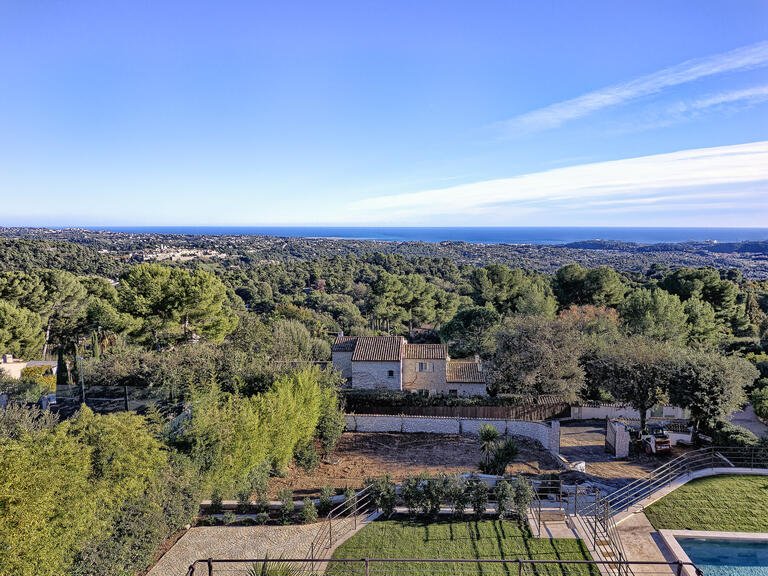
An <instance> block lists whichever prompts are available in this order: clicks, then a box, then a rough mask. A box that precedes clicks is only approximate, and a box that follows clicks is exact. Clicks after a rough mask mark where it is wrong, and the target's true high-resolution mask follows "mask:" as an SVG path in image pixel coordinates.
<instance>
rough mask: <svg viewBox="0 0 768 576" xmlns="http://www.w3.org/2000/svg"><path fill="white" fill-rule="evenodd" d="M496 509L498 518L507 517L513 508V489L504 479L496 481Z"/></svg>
mask: <svg viewBox="0 0 768 576" xmlns="http://www.w3.org/2000/svg"><path fill="white" fill-rule="evenodd" d="M495 492H496V511H497V512H498V513H499V520H503V519H504V518H506V517H508V516H509V515H510V514H511V513H512V511H513V510H514V508H515V489H514V488H512V485H511V484H510V483H509V482H507V481H506V480H500V481H499V482H497V483H496V488H495Z"/></svg>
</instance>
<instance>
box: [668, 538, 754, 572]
mask: <svg viewBox="0 0 768 576" xmlns="http://www.w3.org/2000/svg"><path fill="white" fill-rule="evenodd" d="M677 541H678V542H679V543H680V546H681V547H682V549H683V550H685V553H686V554H688V557H689V558H690V559H691V562H693V563H694V564H696V566H698V567H699V568H701V569H702V570H703V571H704V574H705V576H768V542H765V541H764V542H757V541H749V540H740V541H739V540H712V539H707V540H704V539H702V538H679V537H678V538H677Z"/></svg>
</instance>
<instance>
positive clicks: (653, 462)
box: [560, 420, 668, 487]
mask: <svg viewBox="0 0 768 576" xmlns="http://www.w3.org/2000/svg"><path fill="white" fill-rule="evenodd" d="M560 453H561V454H562V455H563V456H564V457H565V458H567V459H568V461H569V462H575V461H578V460H583V461H584V462H585V463H586V472H587V474H589V475H591V476H595V477H597V478H601V479H603V480H607V481H608V482H607V483H608V484H611V485H615V486H616V487H618V486H621V485H622V484H625V483H627V482H629V481H631V480H634V479H635V478H640V477H642V476H644V475H645V474H647V473H648V472H650V471H652V470H654V469H655V468H658V467H659V466H661V465H662V464H664V462H666V461H667V460H668V458H665V457H656V456H651V457H647V456H645V455H642V456H640V457H637V458H635V459H633V460H621V459H618V458H616V457H614V456H613V455H611V454H609V453H608V452H606V451H605V421H604V420H580V421H573V422H567V421H566V422H561V423H560Z"/></svg>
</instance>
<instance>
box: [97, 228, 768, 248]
mask: <svg viewBox="0 0 768 576" xmlns="http://www.w3.org/2000/svg"><path fill="white" fill-rule="evenodd" d="M86 228H88V229H90V230H109V231H113V232H127V233H134V234H137V233H151V234H201V235H257V236H284V237H291V238H337V239H354V240H382V241H393V242H432V243H435V242H446V241H454V242H468V243H473V244H568V243H570V242H580V241H587V240H605V241H619V242H636V243H638V244H658V243H666V242H691V241H695V242H742V241H755V240H768V228H619V227H558V226H552V227H549V226H498V227H497V226H494V227H490V226H488V227H458V226H457V227H362V226H114V227H111V226H106V227H104V226H100V227H86Z"/></svg>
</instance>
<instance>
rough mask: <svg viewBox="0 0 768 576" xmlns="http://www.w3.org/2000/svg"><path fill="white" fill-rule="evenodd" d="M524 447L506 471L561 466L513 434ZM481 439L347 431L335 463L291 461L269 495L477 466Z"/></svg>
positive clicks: (309, 492)
mask: <svg viewBox="0 0 768 576" xmlns="http://www.w3.org/2000/svg"><path fill="white" fill-rule="evenodd" d="M514 438H515V441H516V442H517V444H518V446H519V447H520V452H519V454H518V456H517V458H516V460H515V462H514V463H513V464H511V465H510V466H509V467H508V468H507V474H517V473H530V474H539V473H546V472H556V471H558V470H559V467H558V465H557V463H556V462H555V460H554V458H553V457H552V455H551V454H550V453H549V452H548V451H546V450H544V449H542V448H541V446H539V445H538V444H537V443H536V442H534V441H532V440H530V439H529V438H523V437H517V436H516V437H514ZM481 457H482V456H481V453H480V443H479V441H478V439H477V438H473V437H468V436H457V435H453V434H391V433H363V432H359V433H358V432H346V433H344V435H343V436H342V438H341V441H340V442H339V445H338V448H337V449H336V453H335V454H334V456H333V458H332V462H331V463H326V462H321V463H320V464H319V466H318V467H317V469H316V470H315V471H314V472H312V473H308V472H306V471H304V470H302V469H300V468H297V467H295V466H292V467H291V468H290V469H289V470H288V471H287V474H286V477H285V478H273V479H272V480H271V482H270V495H271V496H274V495H276V494H277V492H278V491H279V490H280V489H282V488H286V487H287V488H290V489H291V490H293V491H294V494H295V496H296V497H297V498H299V497H304V496H307V495H310V496H314V495H316V494H317V493H318V492H319V490H320V488H321V487H322V486H325V485H326V484H331V485H333V486H334V487H336V488H344V487H347V486H350V487H353V488H360V487H362V485H363V480H364V479H365V478H368V477H372V476H381V475H383V474H390V475H391V476H392V479H393V480H394V481H395V482H397V483H400V482H401V481H402V480H404V479H405V478H406V477H407V476H410V475H415V474H421V473H427V474H430V475H433V476H434V475H435V474H437V473H438V472H446V473H448V474H460V473H464V472H473V471H475V472H476V471H478V467H477V464H478V462H479V461H480V459H481Z"/></svg>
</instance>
